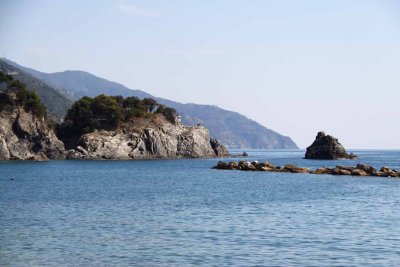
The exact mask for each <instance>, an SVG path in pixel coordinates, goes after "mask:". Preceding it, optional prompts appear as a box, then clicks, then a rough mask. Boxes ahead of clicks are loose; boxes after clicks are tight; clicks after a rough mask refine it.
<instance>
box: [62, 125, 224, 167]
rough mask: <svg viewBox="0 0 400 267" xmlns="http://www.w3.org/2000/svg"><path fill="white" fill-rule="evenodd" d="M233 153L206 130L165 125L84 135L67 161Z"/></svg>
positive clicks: (68, 154) (206, 155)
mask: <svg viewBox="0 0 400 267" xmlns="http://www.w3.org/2000/svg"><path fill="white" fill-rule="evenodd" d="M227 156H229V152H228V150H227V149H226V147H225V146H223V145H222V144H221V143H220V142H219V141H217V140H215V139H212V138H210V135H209V132H208V130H207V129H206V128H204V127H201V126H185V125H181V124H179V125H174V124H171V123H165V124H163V125H162V126H160V127H148V128H144V129H142V130H139V129H137V130H136V131H134V132H132V131H125V130H124V129H119V130H115V131H105V130H100V131H97V130H96V131H94V132H91V133H88V134H84V135H82V136H81V137H80V138H79V140H78V142H77V144H76V146H75V148H73V149H71V150H69V151H68V152H67V159H72V160H73V159H84V160H86V159H94V160H99V159H112V160H119V159H121V160H125V159H169V158H171V159H175V158H215V157H227Z"/></svg>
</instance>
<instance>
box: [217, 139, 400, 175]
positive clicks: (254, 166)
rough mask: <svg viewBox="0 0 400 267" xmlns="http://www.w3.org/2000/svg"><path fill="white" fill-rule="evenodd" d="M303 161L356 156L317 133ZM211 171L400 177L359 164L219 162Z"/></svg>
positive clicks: (389, 170)
mask: <svg viewBox="0 0 400 267" xmlns="http://www.w3.org/2000/svg"><path fill="white" fill-rule="evenodd" d="M304 158H305V159H318V160H337V159H356V158H357V155H355V154H353V153H347V152H346V150H345V149H344V147H343V146H342V145H341V144H340V143H339V141H338V139H337V138H335V137H333V136H330V135H326V134H325V133H324V132H318V134H317V137H316V138H315V141H314V142H313V143H312V145H311V146H309V147H308V148H307V150H306V154H305V157H304ZM213 169H218V170H240V171H264V172H283V173H308V174H330V175H352V176H377V177H400V171H398V170H395V169H390V168H388V167H382V168H380V170H379V171H378V170H377V169H376V168H374V167H373V166H369V165H366V164H362V163H359V164H357V165H356V166H354V167H353V166H342V165H336V166H335V167H334V168H328V167H320V168H317V169H314V170H312V169H310V168H306V167H299V166H296V165H293V164H287V165H285V166H283V167H281V166H277V165H275V164H273V163H271V162H264V163H260V162H258V161H253V162H250V161H239V162H234V161H231V162H223V161H219V162H218V164H217V165H216V166H214V167H213Z"/></svg>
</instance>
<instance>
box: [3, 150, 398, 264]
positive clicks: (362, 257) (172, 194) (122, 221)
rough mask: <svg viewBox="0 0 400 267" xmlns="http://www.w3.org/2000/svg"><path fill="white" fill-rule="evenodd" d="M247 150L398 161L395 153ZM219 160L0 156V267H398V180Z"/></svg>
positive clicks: (296, 160)
mask: <svg viewBox="0 0 400 267" xmlns="http://www.w3.org/2000/svg"><path fill="white" fill-rule="evenodd" d="M232 152H233V153H236V154H241V153H242V152H243V151H241V150H234V151H232ZM246 152H247V153H248V154H249V157H248V158H246V160H249V161H253V160H258V161H260V162H264V161H269V162H272V163H275V164H277V165H284V164H296V165H298V166H302V167H303V166H304V167H310V168H317V167H321V166H326V167H333V166H335V165H339V164H340V165H349V166H350V165H351V166H354V165H355V164H357V163H360V162H362V163H365V164H369V165H373V166H375V167H377V168H380V167H382V166H387V167H390V168H395V169H400V150H385V151H384V150H359V151H352V152H355V153H356V154H357V155H359V158H358V159H356V160H338V161H333V160H332V161H321V160H305V159H303V157H304V150H247V151H246ZM219 160H220V159H181V160H145V161H144V160H138V161H134V160H130V161H106V160H103V161H45V162H28V161H27V162H0V266H285V267H290V266H400V178H382V177H352V176H332V175H310V174H290V173H269V172H243V171H232V170H216V169H212V167H213V166H215V165H216V164H217V162H218V161H219ZM225 160H235V161H239V160H242V158H239V157H238V158H233V159H225Z"/></svg>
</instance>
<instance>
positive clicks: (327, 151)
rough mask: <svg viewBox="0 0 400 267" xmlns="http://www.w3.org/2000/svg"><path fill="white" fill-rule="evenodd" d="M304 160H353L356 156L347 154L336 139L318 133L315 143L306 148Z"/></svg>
mask: <svg viewBox="0 0 400 267" xmlns="http://www.w3.org/2000/svg"><path fill="white" fill-rule="evenodd" d="M304 158H305V159H328V160H332V159H355V158H357V156H356V155H354V154H353V153H350V154H349V153H347V152H346V150H345V149H344V147H343V146H342V145H341V144H340V143H339V141H338V139H337V138H335V137H333V136H330V135H326V134H325V133H324V132H318V134H317V137H316V138H315V141H314V142H313V143H312V144H311V146H309V147H307V151H306V155H305V157H304Z"/></svg>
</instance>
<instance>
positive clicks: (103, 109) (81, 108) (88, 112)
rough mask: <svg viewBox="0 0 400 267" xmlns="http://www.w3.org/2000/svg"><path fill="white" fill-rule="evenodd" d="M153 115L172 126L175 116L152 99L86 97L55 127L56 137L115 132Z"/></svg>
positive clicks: (171, 109)
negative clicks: (139, 119) (118, 128)
mask: <svg viewBox="0 0 400 267" xmlns="http://www.w3.org/2000/svg"><path fill="white" fill-rule="evenodd" d="M154 114H161V115H163V116H164V117H165V118H166V119H167V120H168V121H170V122H171V123H175V118H176V115H177V112H176V110H175V109H173V108H169V107H165V106H164V105H161V104H159V103H157V101H156V100H154V99H151V98H145V99H143V100H141V99H139V98H137V97H134V96H130V97H127V98H123V97H122V96H106V95H104V94H102V95H99V96H97V97H95V98H91V97H87V96H85V97H82V98H81V99H79V100H78V101H76V102H75V103H74V104H73V105H72V107H71V108H70V109H69V110H68V113H67V115H66V117H65V120H64V122H63V123H61V124H60V125H59V126H58V134H59V136H60V137H61V138H64V139H65V138H71V137H77V136H80V135H82V134H85V133H89V132H92V131H94V130H96V129H97V130H114V129H116V128H117V127H118V126H119V125H120V124H122V123H125V122H128V121H130V120H131V119H133V118H149V117H151V116H153V115H154Z"/></svg>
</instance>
